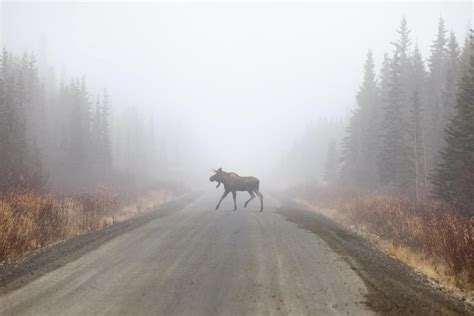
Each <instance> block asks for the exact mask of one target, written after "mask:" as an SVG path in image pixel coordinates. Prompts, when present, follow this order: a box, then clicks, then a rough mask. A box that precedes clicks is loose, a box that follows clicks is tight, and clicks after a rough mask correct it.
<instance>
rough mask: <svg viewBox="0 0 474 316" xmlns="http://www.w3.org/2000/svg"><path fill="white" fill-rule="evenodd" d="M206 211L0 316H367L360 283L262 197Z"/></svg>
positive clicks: (129, 241)
mask: <svg viewBox="0 0 474 316" xmlns="http://www.w3.org/2000/svg"><path fill="white" fill-rule="evenodd" d="M238 197H240V199H239V200H240V203H239V210H238V211H236V212H233V211H231V210H232V208H233V205H232V199H226V200H224V202H223V204H222V206H221V210H219V211H215V210H214V206H215V203H216V202H217V201H216V199H217V198H218V197H217V195H216V196H214V195H205V196H203V197H201V198H199V199H197V200H196V201H194V202H193V203H191V204H189V205H188V206H186V207H185V208H183V209H181V210H179V211H176V212H175V213H173V214H171V215H168V216H165V217H162V218H158V219H155V220H152V221H150V222H149V223H147V224H145V225H143V226H141V227H138V228H136V229H133V230H131V231H128V232H126V233H124V234H122V235H120V236H118V237H116V238H114V239H112V240H110V241H108V242H106V243H104V244H102V245H101V246H100V247H98V248H97V249H95V250H93V251H91V252H89V253H87V254H86V255H84V256H82V257H80V258H79V259H77V260H75V261H72V262H70V263H68V264H66V265H64V266H63V267H61V268H59V269H57V270H54V271H52V272H50V273H47V274H45V275H43V276H42V277H40V278H38V279H37V280H35V281H33V282H31V283H29V284H27V285H26V286H24V287H22V288H20V289H19V290H16V291H13V292H10V293H7V294H4V295H3V296H0V314H2V315H13V314H15V315H19V314H20V315H21V314H28V315H40V314H50V315H84V314H109V315H116V314H154V315H156V314H188V315H189V314H194V315H204V314H207V315H209V314H269V313H270V314H275V313H276V314H289V313H290V314H299V315H301V314H313V315H314V314H319V315H330V314H346V313H349V314H368V313H370V312H369V311H368V310H367V308H366V307H365V306H364V304H363V303H362V302H363V301H364V295H363V294H364V293H365V291H366V289H365V286H364V283H363V282H362V280H361V279H360V278H359V277H358V276H357V274H356V273H355V272H354V271H353V270H351V268H350V267H349V265H348V264H347V263H346V262H344V261H343V260H341V258H340V257H339V256H338V255H336V254H335V253H334V252H332V251H331V249H330V248H329V247H328V245H327V244H326V243H325V242H324V241H322V240H321V239H320V238H318V236H317V235H315V234H312V233H310V232H308V231H306V230H302V229H299V228H298V227H297V226H296V225H295V224H293V223H291V222H287V221H286V220H285V219H284V218H283V217H282V216H281V215H278V214H277V213H276V212H275V210H276V209H277V207H278V206H279V204H278V202H276V201H275V200H273V199H271V198H269V197H266V209H265V211H264V212H263V213H260V212H258V210H257V209H258V203H257V202H255V203H253V204H250V205H249V207H248V208H247V209H243V208H242V203H243V201H244V199H243V195H242V194H240V195H238Z"/></svg>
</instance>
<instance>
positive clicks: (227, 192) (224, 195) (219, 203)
mask: <svg viewBox="0 0 474 316" xmlns="http://www.w3.org/2000/svg"><path fill="white" fill-rule="evenodd" d="M227 194H229V191H224V194H222V196H221V199H220V200H219V202H218V203H217V206H216V210H217V209H219V206H220V205H221V202H222V200H223V199H225V197H226V196H227Z"/></svg>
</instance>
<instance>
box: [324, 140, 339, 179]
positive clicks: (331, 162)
mask: <svg viewBox="0 0 474 316" xmlns="http://www.w3.org/2000/svg"><path fill="white" fill-rule="evenodd" d="M324 169H325V170H324V180H325V181H326V183H328V184H333V183H334V182H335V181H336V179H337V153H336V141H335V140H331V141H330V142H329V144H328V153H327V157H326V165H325V168H324Z"/></svg>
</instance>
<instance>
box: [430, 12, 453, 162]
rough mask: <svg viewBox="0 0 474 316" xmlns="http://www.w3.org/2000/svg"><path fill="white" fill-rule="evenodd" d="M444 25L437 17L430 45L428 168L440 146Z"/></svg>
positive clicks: (444, 66)
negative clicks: (434, 37) (436, 30)
mask: <svg viewBox="0 0 474 316" xmlns="http://www.w3.org/2000/svg"><path fill="white" fill-rule="evenodd" d="M446 33H447V30H446V27H445V23H444V19H443V18H442V17H440V18H439V22H438V33H437V35H436V39H435V40H434V41H433V44H432V46H431V56H430V58H429V69H430V76H429V91H428V102H427V103H426V109H425V110H424V113H426V115H425V117H426V119H425V130H426V149H427V157H426V160H427V164H428V166H427V167H428V170H431V169H432V168H433V166H435V165H436V161H437V159H438V153H439V150H440V148H441V142H440V139H442V134H443V128H444V123H445V122H444V117H443V116H444V114H443V113H444V112H445V111H444V109H443V108H444V100H445V93H446V64H447V62H446V60H447V44H448V39H447V38H446Z"/></svg>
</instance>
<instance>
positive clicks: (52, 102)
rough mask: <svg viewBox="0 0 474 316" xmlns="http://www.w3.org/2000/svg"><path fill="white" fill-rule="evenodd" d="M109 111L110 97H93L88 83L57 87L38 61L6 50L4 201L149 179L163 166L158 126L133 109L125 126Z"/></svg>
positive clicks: (1, 145) (0, 116) (2, 83)
mask: <svg viewBox="0 0 474 316" xmlns="http://www.w3.org/2000/svg"><path fill="white" fill-rule="evenodd" d="M111 106H112V104H111V98H110V96H109V94H108V92H107V90H104V91H103V92H102V93H100V94H98V95H92V94H91V93H90V91H89V90H88V87H87V84H86V79H85V77H82V78H73V79H71V80H69V81H67V82H66V80H65V79H61V80H60V82H59V83H57V82H56V78H55V74H54V70H53V69H52V68H51V67H50V68H49V69H48V70H47V71H44V73H40V71H39V70H38V62H37V59H36V56H35V55H34V54H33V53H24V54H23V55H22V56H16V55H14V54H13V53H11V52H9V51H7V50H6V49H3V52H2V54H1V56H0V193H1V192H8V191H14V190H35V191H51V190H55V191H61V192H73V191H80V190H90V189H91V188H92V189H93V188H94V187H97V186H101V185H108V184H112V183H117V182H124V183H125V182H127V181H130V179H131V177H135V178H137V177H138V176H143V174H146V175H147V176H148V178H149V177H150V174H151V167H150V165H151V164H152V163H156V162H162V161H161V160H162V158H160V159H161V160H160V159H158V158H157V156H158V147H159V146H158V144H157V143H158V141H155V138H156V135H155V134H156V133H155V132H154V126H153V125H154V122H152V121H149V122H148V121H147V120H145V117H147V116H146V115H138V114H137V113H138V110H137V109H135V108H131V109H128V110H126V111H124V113H123V114H122V116H123V117H124V118H122V119H121V118H120V117H118V115H116V116H114V115H112V111H111ZM125 118H126V119H125ZM118 137H124V139H125V140H124V141H121V142H119V141H117V138H118ZM159 149H161V150H162V151H163V146H161V147H160V148H159ZM145 151H146V157H147V159H142V161H140V163H137V161H136V159H135V158H133V157H135V156H136V154H138V153H140V154H142V155H143V156H145V154H144V153H145ZM143 156H141V157H142V158H143ZM160 157H163V155H162V153H160ZM124 178H127V180H125V179H124ZM123 180H125V181H123Z"/></svg>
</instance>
